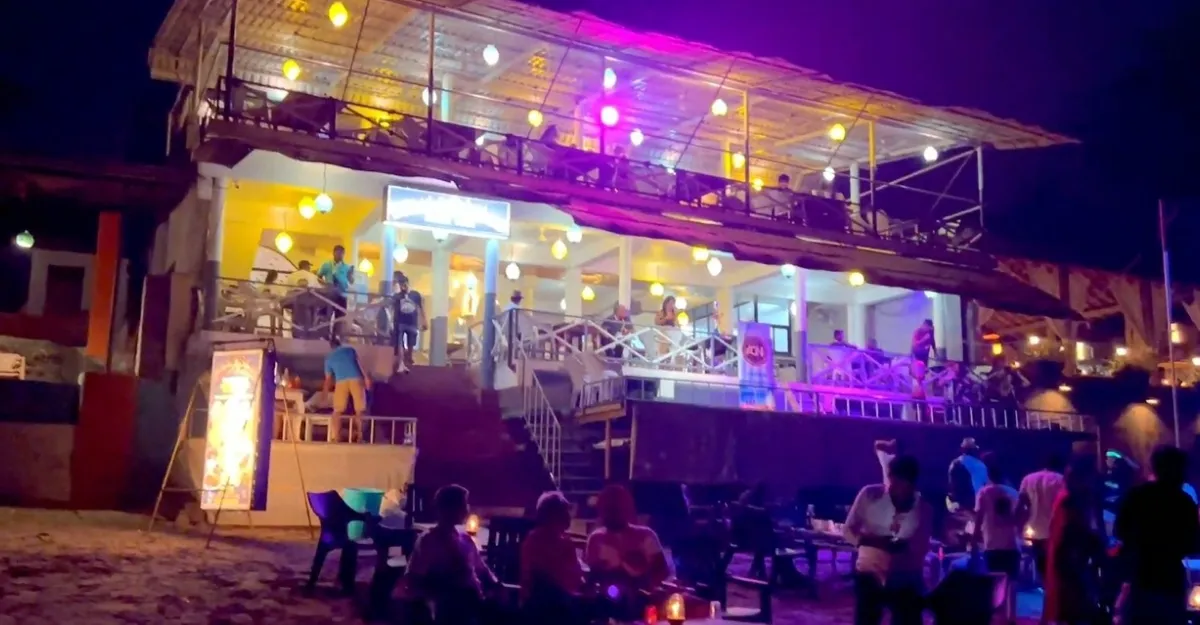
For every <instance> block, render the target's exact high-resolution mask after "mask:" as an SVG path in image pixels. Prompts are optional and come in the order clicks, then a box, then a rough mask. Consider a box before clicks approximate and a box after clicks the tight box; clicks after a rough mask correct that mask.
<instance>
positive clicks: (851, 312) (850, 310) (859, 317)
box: [846, 304, 867, 347]
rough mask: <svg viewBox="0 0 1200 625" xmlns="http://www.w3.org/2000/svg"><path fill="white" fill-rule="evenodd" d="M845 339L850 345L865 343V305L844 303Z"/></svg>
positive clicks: (860, 345)
mask: <svg viewBox="0 0 1200 625" xmlns="http://www.w3.org/2000/svg"><path fill="white" fill-rule="evenodd" d="M846 341H848V342H849V343H850V344H851V345H856V346H858V347H865V346H866V345H867V305H866V304H847V305H846Z"/></svg>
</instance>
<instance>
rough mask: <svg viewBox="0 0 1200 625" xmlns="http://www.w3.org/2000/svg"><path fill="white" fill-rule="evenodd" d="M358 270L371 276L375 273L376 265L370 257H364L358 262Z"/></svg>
mask: <svg viewBox="0 0 1200 625" xmlns="http://www.w3.org/2000/svg"><path fill="white" fill-rule="evenodd" d="M358 270H359V271H361V272H362V273H363V275H365V276H367V277H368V278H369V277H371V274H374V273H375V265H373V264H372V263H371V261H370V260H369V259H366V258H364V259H362V261H361V262H359V263H358Z"/></svg>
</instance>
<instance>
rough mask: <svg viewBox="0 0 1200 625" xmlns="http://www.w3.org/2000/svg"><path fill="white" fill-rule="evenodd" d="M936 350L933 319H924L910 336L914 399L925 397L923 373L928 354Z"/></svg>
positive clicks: (927, 369) (926, 366) (927, 363)
mask: <svg viewBox="0 0 1200 625" xmlns="http://www.w3.org/2000/svg"><path fill="white" fill-rule="evenodd" d="M936 352H937V344H936V343H935V342H934V336H933V319H926V320H925V321H923V322H921V325H919V326H917V329H916V331H915V332H913V337H912V377H913V397H914V398H916V399H924V398H925V374H926V373H927V372H928V371H929V356H930V354H936Z"/></svg>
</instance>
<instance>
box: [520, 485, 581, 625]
mask: <svg viewBox="0 0 1200 625" xmlns="http://www.w3.org/2000/svg"><path fill="white" fill-rule="evenodd" d="M535 516H536V520H537V525H536V526H535V527H534V528H533V529H532V530H530V531H529V535H527V536H526V537H525V541H524V542H522V543H521V604H522V606H524V608H525V611H526V616H527V617H529V618H530V620H532V621H534V622H547V623H550V622H552V623H565V622H568V621H569V622H575V621H577V620H578V619H577V618H576V617H577V616H579V615H580V614H581V609H580V604H579V594H580V591H581V590H582V589H583V567H582V566H581V565H580V562H579V555H578V554H577V553H576V550H575V543H573V542H571V540H570V539H569V538H567V535H566V532H567V530H568V529H569V528H570V527H571V504H570V503H568V502H567V499H566V498H565V497H563V495H562V493H559V492H547V493H543V494H542V496H541V497H539V498H538V501H537V508H536V513H535Z"/></svg>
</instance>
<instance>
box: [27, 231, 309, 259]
mask: <svg viewBox="0 0 1200 625" xmlns="http://www.w3.org/2000/svg"><path fill="white" fill-rule="evenodd" d="M18 245H20V244H19V243H18ZM275 249H277V250H279V253H280V254H287V253H288V252H289V251H291V249H292V236H291V235H290V234H288V233H287V232H280V233H279V234H277V235H275Z"/></svg>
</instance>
